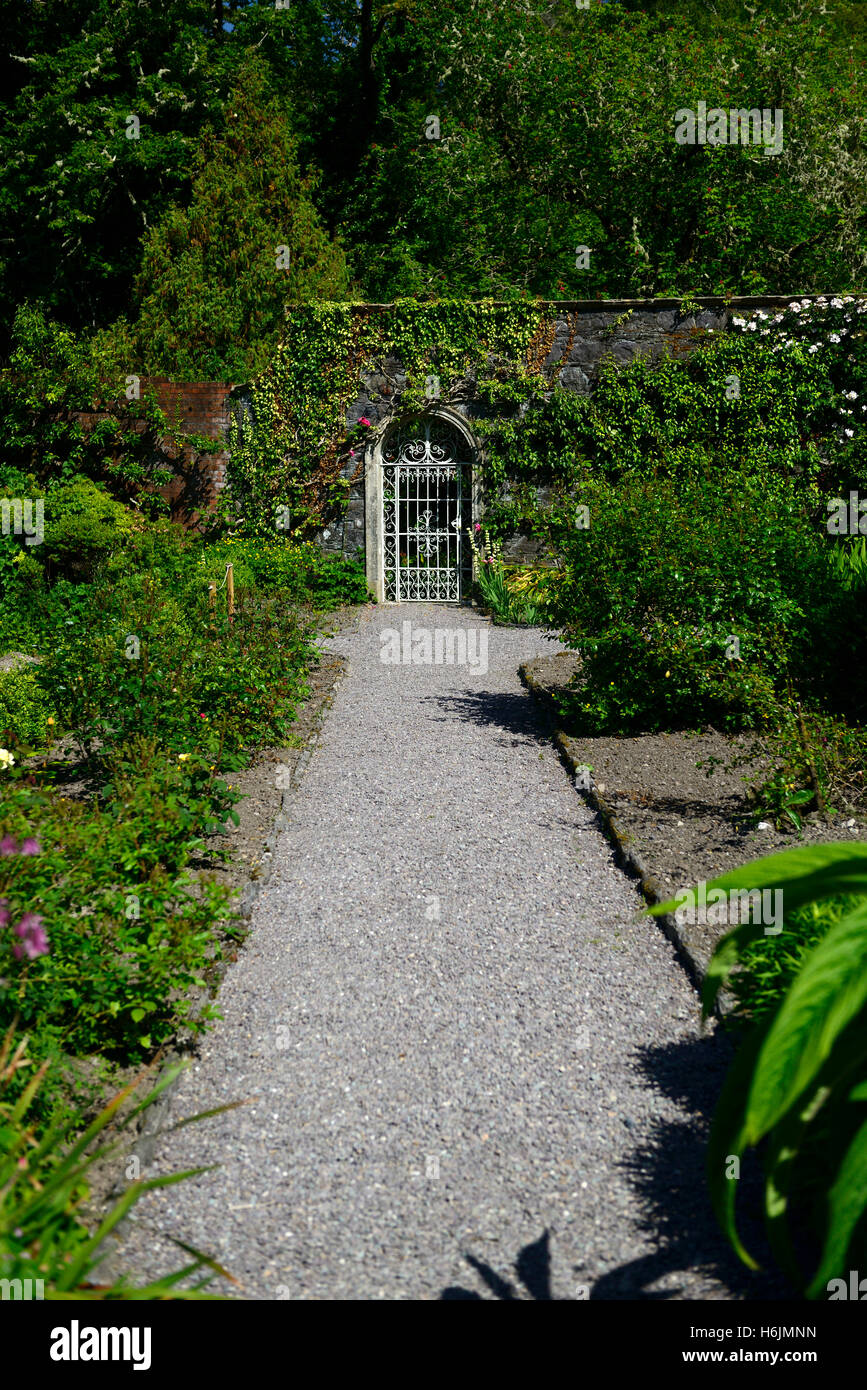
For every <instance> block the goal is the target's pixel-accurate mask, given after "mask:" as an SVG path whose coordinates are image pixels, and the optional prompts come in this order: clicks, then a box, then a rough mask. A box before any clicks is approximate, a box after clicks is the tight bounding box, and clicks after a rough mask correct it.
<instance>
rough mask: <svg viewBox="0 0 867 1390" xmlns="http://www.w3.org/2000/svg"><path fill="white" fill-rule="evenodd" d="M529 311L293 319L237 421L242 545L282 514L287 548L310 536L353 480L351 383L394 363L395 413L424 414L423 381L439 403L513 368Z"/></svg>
mask: <svg viewBox="0 0 867 1390" xmlns="http://www.w3.org/2000/svg"><path fill="white" fill-rule="evenodd" d="M540 317H541V315H540V312H539V310H538V308H536V306H534V305H531V304H523V305H522V304H513V305H496V304H491V303H485V302H479V303H471V302H450V301H443V302H434V303H431V304H419V303H417V302H415V301H406V302H403V301H401V302H398V303H396V304H394V305H391V306H388V307H386V308H381V309H375V310H373V311H367V310H363V311H361V310H358V309H357V308H354V307H353V306H352V305H348V304H335V303H324V302H320V303H314V304H310V305H306V306H299V307H297V308H295V309H293V311H292V313H291V314H290V315H289V317H288V319H287V322H286V329H285V334H284V336H283V339H282V341H281V343H280V346H279V348H278V350H277V352H276V353H275V355H274V357H273V360H272V361H271V363H270V364H269V366H268V368H267V370H266V371H265V372H264V373H263V374H262V375H261V376H259V377H257V378H256V380H255V381H254V382H253V383H252V386H251V399H250V412H249V413H248V414H241V413H240V412H239V413H238V414H237V415H236V417H235V419H234V421H233V423H232V426H231V428H230V433H229V441H230V449H231V457H230V460H229V466H228V472H227V488H226V493H225V506H226V508H227V510H228V513H229V515H230V516H231V518H232V520H233V521H234V522H235V523H236V524H237V525H241V524H242V525H243V528H244V531H245V532H246V533H247V534H252V535H257V536H266V535H274V533H275V529H276V525H277V520H278V517H281V516H282V515H283V514H284V509H287V510H288V513H289V516H290V520H291V532H292V534H293V536H295V535H303V534H305V532H306V531H307V530H309V529H312V528H315V527H318V526H320V525H321V524H322V521H323V519H325V518H327V517H329V516H331V515H332V514H334V512H335V511H336V510H337V509H338V508H339V507H340V505H341V504H342V503H343V502H344V501H345V498H346V495H347V492H348V489H349V483H350V479H352V478H357V477H360V476H361V469H362V445H363V443H364V441H365V439H366V436H367V433H368V428H369V427H368V426H366V425H364V424H362V423H361V421H360V420H359V421H349V422H348V421H347V417H348V412H349V410H350V408H351V406H352V403H353V402H354V401H355V399H356V397H357V394H358V376H359V372H361V371H363V370H364V369H365V367H370V366H371V365H373V363H375V362H376V361H377V360H378V359H381V358H382V357H384V356H387V355H388V354H391V353H393V354H394V355H395V356H396V357H398V358H399V359H400V361H401V362H402V363H403V364H404V367H405V370H406V373H407V389H406V391H405V392H404V395H403V397H402V400H401V409H402V411H404V412H406V413H407V414H412V413H418V412H419V411H420V410H422V409H424V408H425V407H429V406H430V401H428V400H427V398H426V395H425V383H426V379H427V377H428V376H429V375H431V374H436V375H438V377H439V380H440V391H441V395H442V399H443V400H444V401H445V400H447V399H448V396H449V393H450V391H452V389H453V388H455V387H457V386H458V384H459V382H460V380H461V378H462V377H463V376H464V374H465V373H467V372H468V371H470V370H476V371H478V370H480V369H481V368H482V367H486V366H489V365H491V364H494V363H497V362H502V364H504V369H505V367H508V366H509V365H510V364H511V366H512V370H514V363H515V362H516V361H520V359H521V357H522V355H523V354H524V353H526V351H527V350H528V348H529V346H530V344H531V343H532V341H533V338H534V334H535V333H536V332H537V331H538V328H539V322H540Z"/></svg>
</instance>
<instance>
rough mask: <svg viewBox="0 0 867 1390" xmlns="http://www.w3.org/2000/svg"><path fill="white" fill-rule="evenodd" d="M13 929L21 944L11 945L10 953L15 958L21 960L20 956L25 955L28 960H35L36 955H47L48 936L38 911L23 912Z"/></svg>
mask: <svg viewBox="0 0 867 1390" xmlns="http://www.w3.org/2000/svg"><path fill="white" fill-rule="evenodd" d="M13 930H14V932H15V935H16V936H19V937H20V938H21V941H22V945H20V946H13V947H12V954H13V956H14V957H15V959H16V960H21V957H22V956H25V955H26V956H27V958H28V960H35V959H36V957H37V956H47V955H48V937H47V936H46V934H45V928H44V927H43V925H42V918H41V917H40V916H39V914H38V912H25V914H24V916H23V917H22V918H21V921H20V922H19V923H18V925H17V927H15V928H14V929H13Z"/></svg>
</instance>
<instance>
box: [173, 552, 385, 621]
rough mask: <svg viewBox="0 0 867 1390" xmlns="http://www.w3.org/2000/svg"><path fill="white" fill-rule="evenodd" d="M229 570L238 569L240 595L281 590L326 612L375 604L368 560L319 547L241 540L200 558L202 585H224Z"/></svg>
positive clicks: (237, 577)
mask: <svg viewBox="0 0 867 1390" xmlns="http://www.w3.org/2000/svg"><path fill="white" fill-rule="evenodd" d="M227 564H231V565H232V566H233V568H234V574H235V587H236V589H241V588H244V587H249V588H252V587H254V586H258V587H260V588H263V589H281V590H282V591H283V592H284V594H285V595H286V596H287V597H288V598H289V599H291V600H292V601H294V602H296V603H308V604H310V605H311V606H313V607H315V608H319V609H323V610H328V609H332V608H337V607H339V606H340V605H342V604H350V603H369V602H370V592H369V590H368V588H367V578H366V571H365V566H364V563H363V560H360V559H356V558H354V557H353V558H352V559H350V558H348V557H346V556H340V555H328V554H326V553H324V552H323V551H322V550H321V549H320V548H319V546H318V545H316V544H315V543H314V542H313V541H293V540H288V539H278V540H263V539H260V538H249V539H242V538H238V539H230V540H226V541H222V542H217V543H210V544H208V545H207V546H205V547H204V548H203V551H202V553H201V555H200V556H199V558H198V563H197V566H196V572H197V575H198V577H199V581H200V583H202V584H205V583H207V582H208V581H210V580H213V581H214V582H216V583H218V584H219V583H222V581H223V579H224V577H225V572H226V565H227Z"/></svg>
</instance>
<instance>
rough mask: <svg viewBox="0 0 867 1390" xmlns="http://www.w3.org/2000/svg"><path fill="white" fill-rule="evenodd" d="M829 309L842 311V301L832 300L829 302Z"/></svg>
mask: <svg viewBox="0 0 867 1390" xmlns="http://www.w3.org/2000/svg"><path fill="white" fill-rule="evenodd" d="M831 308H832V309H842V308H843V301H842V299H832V300H831Z"/></svg>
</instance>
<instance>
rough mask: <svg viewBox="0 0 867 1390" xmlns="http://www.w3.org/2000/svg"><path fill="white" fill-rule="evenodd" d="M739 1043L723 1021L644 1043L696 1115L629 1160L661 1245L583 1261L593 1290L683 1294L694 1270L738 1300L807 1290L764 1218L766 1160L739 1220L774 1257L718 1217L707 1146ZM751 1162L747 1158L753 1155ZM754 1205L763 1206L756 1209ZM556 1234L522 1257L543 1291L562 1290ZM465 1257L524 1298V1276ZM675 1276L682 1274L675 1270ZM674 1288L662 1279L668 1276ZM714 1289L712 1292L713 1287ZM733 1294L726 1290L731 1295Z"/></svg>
mask: <svg viewBox="0 0 867 1390" xmlns="http://www.w3.org/2000/svg"><path fill="white" fill-rule="evenodd" d="M731 1055H732V1052H731V1045H730V1043H729V1041H728V1039H727V1038H726V1037H725V1036H724V1035H723V1034H722V1033H720V1032H719V1031H718V1032H717V1033H715V1034H714V1035H713V1036H709V1037H706V1038H700V1039H695V1040H690V1041H687V1042H683V1043H676V1044H668V1045H666V1046H662V1047H652V1048H643V1049H641V1051H640V1053H639V1054H638V1058H639V1062H640V1065H641V1069H642V1071H643V1072H644V1073H645V1075H646V1076H647V1078H648V1081H649V1082H650V1083H651V1085H652V1086H653V1087H654V1089H656V1090H657V1091H658V1092H662V1093H663V1094H665V1095H667V1096H668V1097H669V1098H670V1099H671V1100H674V1101H676V1102H677V1103H678V1104H680V1105H682V1106H683V1107H684V1108H685V1109H687V1110H688V1111H690V1113H691V1114H692V1116H693V1118H692V1119H691V1120H688V1121H676V1122H672V1121H669V1120H659V1121H655V1122H654V1123H653V1125H652V1128H651V1131H650V1135H649V1137H648V1139H647V1141H646V1142H645V1143H644V1144H642V1145H641V1147H639V1148H636V1149H634V1150H633V1151H632V1152H631V1153H630V1154H629V1156H628V1157H627V1158H625V1159H624V1160H623V1162H622V1164H621V1168H622V1170H623V1171H624V1172H625V1173H626V1174H627V1175H628V1177H629V1180H630V1182H631V1184H632V1186H633V1188H634V1190H635V1192H636V1195H637V1196H638V1198H639V1202H640V1206H641V1210H642V1213H643V1215H642V1219H641V1227H642V1228H643V1230H644V1232H645V1234H646V1235H647V1237H648V1238H649V1240H650V1242H651V1243H652V1244H653V1246H654V1247H655V1248H654V1250H653V1253H652V1254H649V1255H643V1256H641V1258H639V1259H636V1260H632V1261H629V1262H627V1263H625V1264H622V1265H620V1266H618V1267H617V1268H616V1269H611V1270H609V1271H608V1272H607V1273H605V1274H602V1275H599V1276H597V1277H596V1278H595V1279H592V1280H591V1279H590V1278H589V1277H588V1275H587V1274H585V1273H582V1269H583V1267H582V1266H576V1267H575V1269H574V1271H573V1272H574V1275H575V1280H576V1284H582V1283H583V1284H585V1285H586V1284H589V1299H590V1300H591V1301H594V1300H605V1301H616V1300H651V1301H652V1300H656V1301H664V1300H671V1299H676V1298H678V1297H679V1296H680V1295H681V1292H682V1289H681V1286H680V1285H679V1284H678V1282H677V1279H676V1275H677V1274H678V1273H679V1272H685V1271H687V1270H689V1271H692V1272H696V1271H700V1272H701V1274H702V1275H703V1276H704V1277H705V1278H707V1279H708V1280H709V1281H713V1282H714V1283H715V1284H717V1285H721V1286H722V1288H723V1289H724V1290H727V1291H728V1297H729V1298H730V1299H732V1300H735V1301H739V1300H746V1301H749V1302H752V1301H755V1300H772V1301H791V1300H795V1299H796V1298H797V1295H796V1294H795V1293H794V1291H793V1290H792V1289H791V1288H790V1287H789V1286H788V1285H787V1284H786V1282H785V1281H784V1280H783V1279H782V1277H781V1276H779V1275H778V1274H777V1273H776V1272H775V1271H774V1268H773V1265H772V1263H771V1261H770V1260H769V1259H768V1257H767V1247H766V1243H765V1240H764V1233H763V1231H762V1227H761V1221H760V1220H759V1219H758V1216H757V1212H758V1204H759V1199H760V1183H759V1172H758V1166H757V1164H753V1165H751V1166H750V1168H749V1171H745V1172H744V1176H743V1177H742V1178H741V1191H740V1192H739V1202H738V1214H739V1229H740V1231H741V1235H742V1237H743V1239H744V1241H745V1244H746V1246H747V1249H748V1250H750V1251H751V1252H752V1253H753V1255H754V1256H755V1257H756V1258H757V1259H758V1260H759V1261H760V1262H761V1263H762V1264H763V1265H764V1266H765V1268H764V1269H763V1270H761V1271H759V1272H757V1273H754V1272H753V1271H751V1270H748V1269H747V1268H746V1267H745V1266H744V1265H742V1264H741V1262H740V1260H738V1258H737V1257H736V1256H735V1254H734V1253H733V1252H732V1251H731V1250H730V1249H729V1246H728V1244H727V1242H726V1241H725V1238H724V1237H723V1235H722V1233H721V1231H720V1230H719V1227H718V1226H717V1223H716V1218H715V1217H714V1214H713V1210H712V1208H711V1204H710V1197H709V1194H708V1188H707V1178H706V1174H705V1150H706V1144H707V1135H708V1130H709V1126H710V1118H711V1115H712V1112H713V1108H714V1105H715V1104H716V1099H717V1096H718V1095H719V1091H720V1087H721V1085H722V1081H723V1077H724V1075H725V1072H726V1070H727V1067H728V1065H729V1062H730V1060H731ZM744 1168H745V1170H746V1168H747V1165H746V1164H745V1165H744ZM751 1213H754V1214H755V1215H751ZM549 1240H550V1234H549V1231H548V1230H545V1231H543V1233H542V1235H541V1236H540V1237H539V1239H538V1240H536V1241H534V1242H533V1243H531V1244H530V1245H525V1246H524V1247H523V1249H521V1250H520V1251H519V1252H518V1254H517V1257H516V1259H515V1262H514V1270H515V1274H516V1276H517V1279H518V1281H519V1282H520V1284H522V1285H523V1287H524V1289H525V1290H526V1291H527V1293H529V1295H530V1297H531V1298H532V1299H534V1300H539V1301H545V1300H552V1299H553V1298H554V1294H553V1293H552V1290H551V1257H550V1248H549ZM464 1258H465V1259H466V1260H467V1263H468V1264H469V1265H470V1266H471V1267H472V1268H473V1269H474V1270H475V1271H476V1273H477V1274H478V1276H479V1278H480V1279H481V1280H482V1282H483V1283H484V1284H485V1285H486V1287H487V1288H488V1289H489V1290H490V1292H491V1293H492V1294H493V1296H494V1297H495V1298H497V1299H501V1300H514V1299H524V1298H525V1295H524V1294H522V1293H520V1292H519V1291H518V1289H517V1288H516V1286H515V1284H513V1283H512V1282H510V1280H509V1279H508V1278H505V1277H503V1276H502V1275H501V1274H499V1273H497V1271H496V1270H494V1269H492V1268H491V1267H490V1265H488V1264H486V1263H485V1262H484V1261H482V1260H480V1259H478V1258H477V1257H476V1256H475V1255H473V1254H472V1253H471V1252H465V1255H464ZM673 1276H675V1277H673ZM662 1279H665V1280H666V1287H665V1288H661V1289H660V1288H654V1287H653V1285H655V1284H657V1283H658V1282H659V1281H660V1280H662ZM713 1296H714V1295H711V1297H713ZM723 1296H725V1295H723ZM483 1297H484V1295H483V1294H480V1293H477V1292H475V1291H473V1290H472V1289H469V1288H464V1287H462V1286H460V1285H453V1286H451V1287H449V1288H446V1289H444V1290H443V1291H442V1293H441V1294H440V1298H441V1299H448V1300H450V1301H453V1300H457V1299H470V1300H478V1299H482V1298H483Z"/></svg>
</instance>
